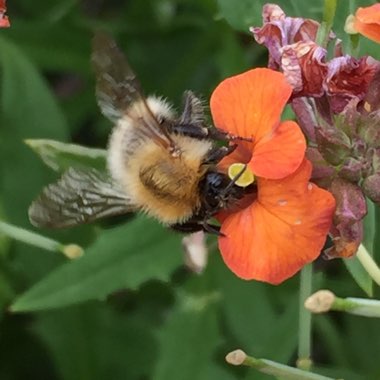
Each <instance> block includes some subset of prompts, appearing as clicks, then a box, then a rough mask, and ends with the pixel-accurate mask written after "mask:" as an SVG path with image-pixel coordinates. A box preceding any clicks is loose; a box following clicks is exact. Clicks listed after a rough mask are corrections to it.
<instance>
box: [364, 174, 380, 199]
mask: <svg viewBox="0 0 380 380" xmlns="http://www.w3.org/2000/svg"><path fill="white" fill-rule="evenodd" d="M362 189H363V191H364V194H365V195H366V196H367V197H368V198H369V199H371V201H373V202H375V203H377V204H380V173H376V174H373V175H371V176H369V177H367V178H366V179H365V180H364V181H363V183H362Z"/></svg>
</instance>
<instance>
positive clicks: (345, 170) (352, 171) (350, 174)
mask: <svg viewBox="0 0 380 380" xmlns="http://www.w3.org/2000/svg"><path fill="white" fill-rule="evenodd" d="M362 167H363V164H362V162H361V161H359V160H357V159H356V158H353V157H348V158H347V159H346V160H345V161H344V164H343V166H342V167H341V169H340V170H339V176H340V177H341V178H344V179H346V180H347V181H350V182H358V181H359V180H360V179H361V175H362Z"/></svg>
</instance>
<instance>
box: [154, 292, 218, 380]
mask: <svg viewBox="0 0 380 380" xmlns="http://www.w3.org/2000/svg"><path fill="white" fill-rule="evenodd" d="M180 297H181V300H180V303H179V305H178V306H177V307H176V309H175V310H174V311H173V313H172V314H171V316H170V318H169V320H168V322H167V324H166V326H165V327H163V328H162V330H161V332H160V334H159V342H160V356H159V358H158V361H157V367H156V369H155V372H154V375H153V377H152V379H153V380H167V379H181V380H200V379H205V380H206V377H205V375H206V373H207V371H208V370H209V368H208V366H209V364H210V361H211V360H212V355H213V352H214V351H215V349H216V347H217V345H218V344H219V343H220V336H219V331H218V325H217V313H216V307H215V300H216V294H215V293H211V294H203V295H190V294H180Z"/></svg>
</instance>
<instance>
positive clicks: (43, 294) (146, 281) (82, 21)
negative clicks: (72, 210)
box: [0, 0, 380, 380]
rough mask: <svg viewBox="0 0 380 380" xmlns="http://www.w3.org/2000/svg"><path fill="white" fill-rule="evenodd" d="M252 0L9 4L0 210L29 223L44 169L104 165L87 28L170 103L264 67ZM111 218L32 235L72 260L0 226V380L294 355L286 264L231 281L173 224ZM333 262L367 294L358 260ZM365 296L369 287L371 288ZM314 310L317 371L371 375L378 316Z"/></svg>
mask: <svg viewBox="0 0 380 380" xmlns="http://www.w3.org/2000/svg"><path fill="white" fill-rule="evenodd" d="M278 3H279V4H280V5H281V6H282V7H283V9H284V10H285V11H286V12H287V13H288V14H289V15H291V16H300V17H312V18H316V19H320V18H321V15H322V6H323V2H322V0H321V1H319V2H317V3H316V4H314V3H313V4H311V3H309V2H301V1H297V0H292V1H285V0H282V1H279V2H278ZM262 4H264V1H254V0H238V1H232V0H148V1H141V0H130V1H126V2H107V1H103V2H102V1H83V2H79V1H76V0H69V1H68V0H56V1H54V2H51V1H48V0H41V1H38V2H32V1H30V0H17V1H10V0H8V14H9V17H10V20H11V23H12V27H11V28H10V29H8V30H3V29H0V51H1V55H0V86H1V87H0V174H1V176H0V217H1V219H2V220H5V221H7V222H9V223H11V224H14V225H17V226H20V227H24V228H26V229H30V230H32V229H33V227H32V226H31V225H30V223H29V221H28V219H27V209H28V206H29V204H30V203H31V201H32V200H33V199H34V198H35V197H36V196H37V194H38V193H39V192H40V191H41V189H42V188H43V186H46V185H47V184H48V183H50V182H52V181H54V180H55V179H56V178H57V176H58V175H59V173H54V171H56V172H61V171H63V170H65V169H66V168H67V167H69V166H72V165H81V166H83V165H84V166H95V167H97V168H100V169H101V168H104V166H105V155H104V150H103V149H104V148H105V147H106V145H107V138H108V135H109V132H110V129H111V126H110V123H109V122H108V121H107V120H106V119H105V118H104V117H103V116H101V114H100V112H99V110H98V107H97V105H96V99H95V94H94V75H93V73H92V69H91V66H90V60H89V57H90V50H91V49H90V46H91V37H92V32H93V30H94V29H97V28H104V29H107V30H109V31H110V32H111V33H112V34H113V35H114V36H115V37H116V39H117V40H118V41H119V42H120V45H121V46H122V48H123V50H125V51H126V52H127V55H128V58H129V60H130V62H131V65H132V67H133V68H134V70H135V71H136V73H137V74H138V77H139V78H140V81H141V82H142V86H143V88H144V91H145V92H146V93H156V94H162V95H163V96H165V97H168V98H169V100H170V101H172V102H173V103H174V105H175V106H176V107H177V108H180V104H181V94H182V92H183V91H184V90H185V89H192V90H194V91H195V92H196V93H198V94H201V95H202V96H203V98H204V99H205V100H206V103H207V99H208V98H209V95H210V94H211V92H212V90H213V88H215V86H216V85H217V84H218V82H219V81H220V80H221V79H222V78H225V77H226V76H229V75H232V74H235V73H238V72H241V71H243V70H245V69H248V68H251V67H254V66H265V65H266V63H267V62H266V51H265V49H263V48H262V47H260V46H258V45H257V44H255V43H254V40H253V38H252V37H251V36H250V35H249V34H248V27H249V26H252V25H255V26H260V25H261V7H262ZM357 4H360V5H363V4H367V2H366V1H364V0H363V1H360V2H359V1H358V2H357ZM347 13H348V2H343V1H342V2H339V9H338V12H337V24H336V27H337V31H339V32H341V31H342V27H343V23H344V20H345V17H346V15H347ZM231 26H233V28H232V27H231ZM345 41H346V40H345ZM361 47H362V51H368V52H370V53H372V54H373V55H374V56H375V57H376V55H377V56H378V55H379V50H378V45H375V44H374V43H372V42H368V41H364V40H363V41H362V45H361ZM25 140H27V143H28V145H29V146H27V145H26V144H25ZM84 146H85V147H88V148H83V147H84ZM31 148H32V149H31ZM32 150H33V151H32ZM36 153H37V154H36ZM41 158H42V161H41ZM44 163H45V164H46V165H44ZM51 169H53V171H52V170H51ZM374 218H375V217H374V208H372V206H371V209H370V214H369V216H368V218H367V220H366V227H365V228H366V237H367V240H366V242H365V243H366V247H367V248H368V249H369V250H370V252H371V254H373V256H374V258H375V259H376V260H379V259H380V258H379V257H378V255H376V254H377V251H378V249H379V247H380V243H379V242H380V239H379V236H377V235H378V234H377V233H375V232H376V231H375V229H374V222H373V219H374ZM119 222H120V219H119V220H115V221H110V222H109V224H106V223H104V224H100V225H95V226H83V227H77V228H73V229H71V230H67V231H54V232H52V231H46V230H43V231H38V233H39V234H42V235H46V236H47V237H49V238H54V239H57V240H58V241H60V242H62V243H63V244H68V243H77V244H79V245H81V246H83V247H84V249H85V254H84V256H83V257H81V258H80V259H77V260H73V261H68V260H67V259H65V258H64V257H63V255H62V254H56V253H49V254H47V253H46V252H45V251H43V250H42V249H39V248H35V247H31V246H29V245H27V244H24V243H21V242H15V241H11V240H10V239H9V238H7V237H6V236H5V235H1V234H0V307H1V310H0V336H1V339H0V379H4V380H21V379H31V380H33V379H49V380H90V379H91V380H103V379H108V378H110V379H112V380H119V379H120V380H142V379H146V380H148V379H149V380H150V379H152V380H162V379H165V380H186V379H195V380H206V379H207V380H208V379H220V380H233V379H245V380H248V379H255V380H260V379H263V380H265V379H268V378H269V377H268V376H266V375H263V374H260V373H257V372H255V371H252V370H249V369H247V368H233V367H230V366H227V365H226V364H225V362H224V356H225V355H226V354H227V353H228V352H229V351H232V350H233V349H235V348H238V347H240V348H242V349H244V350H246V351H247V353H249V354H252V355H254V356H257V357H265V358H268V359H271V360H276V361H279V362H282V363H287V364H290V365H294V364H295V363H294V358H295V355H296V349H297V347H296V345H297V329H298V317H297V316H298V305H297V299H298V277H297V276H296V277H295V278H294V279H291V280H289V281H287V282H286V283H285V284H283V285H281V286H279V287H273V286H269V285H266V284H261V283H257V282H246V281H242V280H240V279H238V278H236V277H235V276H234V275H233V274H232V273H231V272H230V271H229V270H228V269H227V268H226V267H225V265H224V263H223V262H222V260H221V258H220V256H219V253H218V252H214V251H212V250H211V251H212V252H211V255H210V259H209V264H208V266H207V268H206V270H205V272H204V273H203V274H201V275H195V274H193V273H190V272H189V271H188V270H186V269H185V268H184V264H183V262H184V260H183V255H182V247H181V236H180V235H176V234H174V233H173V232H171V231H168V230H166V229H164V228H163V227H162V226H160V225H159V224H158V223H157V222H155V221H152V220H148V219H146V218H144V217H141V216H136V217H134V218H132V217H129V216H127V217H126V218H124V219H123V220H122V223H123V224H121V225H117V226H115V225H113V224H114V223H119ZM373 242H375V243H374V245H373V247H372V243H373ZM214 243H215V241H214V240H213V238H209V241H208V244H209V245H210V246H212V245H214ZM348 265H349V267H350V270H351V272H352V273H353V276H354V277H355V279H356V280H357V282H358V283H359V285H360V286H361V288H362V289H363V290H364V291H365V292H366V293H368V294H372V281H371V280H370V279H369V278H368V276H367V275H366V274H365V273H363V272H361V271H360V268H361V267H360V266H359V265H358V264H356V263H353V264H348ZM316 267H317V270H318V271H320V272H323V273H324V274H323V276H322V275H320V276H319V277H318V278H319V283H318V287H328V288H330V289H332V290H333V291H336V292H337V293H338V294H339V295H341V296H363V292H362V290H361V289H360V288H359V287H358V286H357V285H356V284H355V283H354V282H353V281H352V278H351V277H350V275H349V274H348V273H347V271H346V270H345V269H344V266H343V265H342V264H341V261H331V262H322V263H317V265H316ZM373 293H374V296H378V295H379V294H378V291H377V289H376V288H375V289H373ZM21 312H22V313H21ZM314 321H315V325H314V326H315V334H314V335H315V339H314V342H315V343H314V347H313V357H314V359H315V361H316V363H317V364H318V366H317V367H318V368H317V369H318V371H320V372H321V373H324V374H326V376H332V377H337V378H338V377H344V378H345V379H349V380H350V379H355V380H357V379H358V380H360V379H369V380H371V379H378V378H379V376H380V374H379V370H378V365H377V363H376V361H375V360H373V357H374V356H375V354H376V353H377V352H378V351H379V349H380V348H379V347H378V345H379V344H378V342H379V341H380V339H379V332H378V331H379V329H378V322H377V321H370V322H368V321H367V320H364V319H361V318H359V317H355V316H346V315H333V316H331V315H324V316H316V317H315V318H314Z"/></svg>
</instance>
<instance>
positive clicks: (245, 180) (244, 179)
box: [228, 162, 255, 187]
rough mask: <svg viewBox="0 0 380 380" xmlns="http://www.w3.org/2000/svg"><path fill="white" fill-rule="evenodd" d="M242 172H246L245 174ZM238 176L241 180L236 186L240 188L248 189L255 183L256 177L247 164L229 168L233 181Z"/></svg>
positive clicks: (238, 163)
mask: <svg viewBox="0 0 380 380" xmlns="http://www.w3.org/2000/svg"><path fill="white" fill-rule="evenodd" d="M244 167H245V169H244ZM242 170H244V171H243V173H242ZM239 175H240V176H239ZM237 176H239V178H238V179H237V180H236V181H235V184H236V185H237V186H240V187H247V186H249V185H250V184H251V183H253V182H254V181H255V176H254V174H253V173H252V171H251V169H250V168H249V167H248V166H247V165H246V164H242V163H240V162H237V163H235V164H232V165H230V166H229V168H228V177H230V179H232V180H233V179H234V178H236V177H237Z"/></svg>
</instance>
